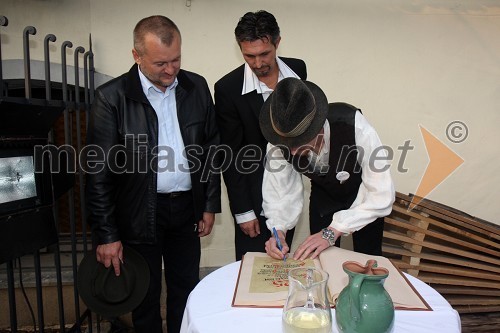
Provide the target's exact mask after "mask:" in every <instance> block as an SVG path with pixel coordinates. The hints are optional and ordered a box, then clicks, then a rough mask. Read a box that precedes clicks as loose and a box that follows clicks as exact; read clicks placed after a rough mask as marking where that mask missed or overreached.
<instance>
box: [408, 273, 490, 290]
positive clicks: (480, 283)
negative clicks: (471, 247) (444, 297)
mask: <svg viewBox="0 0 500 333" xmlns="http://www.w3.org/2000/svg"><path fill="white" fill-rule="evenodd" d="M418 279H419V280H422V281H424V282H427V283H432V284H434V283H436V284H446V285H454V286H468V287H482V288H492V289H498V288H500V286H499V283H498V282H495V281H487V280H479V279H471V278H465V277H457V276H449V275H443V274H433V273H427V272H421V273H420V274H419V276H418Z"/></svg>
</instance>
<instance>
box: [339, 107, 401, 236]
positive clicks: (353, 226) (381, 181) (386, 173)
mask: <svg viewBox="0 0 500 333" xmlns="http://www.w3.org/2000/svg"><path fill="white" fill-rule="evenodd" d="M332 135H335V134H334V133H332ZM355 137H356V145H357V146H358V150H359V153H358V163H359V164H360V165H361V167H362V173H361V179H362V183H361V185H360V186H359V191H358V195H357V197H356V199H355V200H354V202H353V203H352V205H351V207H350V208H349V209H346V210H341V211H338V212H336V213H335V214H333V219H332V223H331V224H330V226H331V227H333V228H335V229H337V230H339V231H341V232H343V233H352V232H354V231H356V230H359V229H361V228H363V227H364V226H366V225H367V224H369V223H371V222H373V221H375V219H377V218H379V217H383V216H387V215H389V214H390V212H391V210H392V204H393V203H394V197H395V191H394V184H393V182H392V178H391V173H390V170H389V168H390V165H389V163H388V158H387V150H386V149H384V148H383V146H382V143H381V142H380V138H379V137H378V134H377V132H376V131H375V129H374V128H373V127H372V126H371V125H370V124H369V123H368V121H367V120H366V118H365V117H364V116H363V115H362V114H361V112H356V117H355Z"/></svg>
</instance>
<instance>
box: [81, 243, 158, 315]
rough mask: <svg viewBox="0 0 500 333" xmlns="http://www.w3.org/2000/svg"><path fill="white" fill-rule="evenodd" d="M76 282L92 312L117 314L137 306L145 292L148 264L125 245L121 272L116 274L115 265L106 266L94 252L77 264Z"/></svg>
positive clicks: (147, 281) (146, 289)
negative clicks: (98, 259)
mask: <svg viewBox="0 0 500 333" xmlns="http://www.w3.org/2000/svg"><path fill="white" fill-rule="evenodd" d="M77 283H78V292H79V293H80V297H81V298H82V300H83V302H84V303H85V304H86V305H87V306H88V308H89V309H90V310H92V312H94V313H97V314H99V315H101V316H103V317H105V318H113V317H118V316H121V315H123V314H125V313H128V312H130V311H132V310H134V309H135V308H136V307H137V306H138V305H139V304H140V303H141V302H142V300H143V299H144V296H146V292H147V291H148V288H149V267H148V264H147V263H146V261H145V260H144V258H143V257H142V256H141V255H140V254H139V253H138V252H136V251H135V250H133V249H132V248H130V247H128V246H124V247H123V263H122V264H120V276H116V275H115V271H114V269H113V265H111V266H110V267H108V268H106V267H104V265H103V264H101V263H98V262H97V258H96V254H95V252H91V253H88V254H87V255H86V256H85V257H84V258H83V259H82V261H81V263H80V266H79V267H78V280H77Z"/></svg>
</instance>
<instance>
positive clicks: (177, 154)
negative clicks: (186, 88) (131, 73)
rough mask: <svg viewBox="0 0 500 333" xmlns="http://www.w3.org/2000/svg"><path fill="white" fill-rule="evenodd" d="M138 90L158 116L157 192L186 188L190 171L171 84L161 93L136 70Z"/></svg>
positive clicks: (184, 189)
mask: <svg viewBox="0 0 500 333" xmlns="http://www.w3.org/2000/svg"><path fill="white" fill-rule="evenodd" d="M139 77H140V79H141V85H142V89H143V91H144V95H146V97H147V99H148V101H149V103H151V106H152V107H153V109H154V110H155V112H156V116H157V117H158V174H157V177H158V183H157V186H156V188H157V192H159V193H170V192H178V191H189V190H190V189H191V174H190V173H189V172H187V170H189V164H188V161H187V158H186V154H185V146H184V141H183V140H182V135H181V130H180V127H179V120H178V119H177V104H176V100H175V88H176V87H177V84H178V82H177V78H176V79H175V81H174V83H172V84H171V85H170V86H168V87H167V89H166V90H165V92H163V91H161V90H160V89H158V88H157V87H156V86H155V85H154V84H153V83H151V81H149V80H148V79H147V78H146V76H144V74H143V73H142V72H141V70H140V69H139Z"/></svg>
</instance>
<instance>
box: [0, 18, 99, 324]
mask: <svg viewBox="0 0 500 333" xmlns="http://www.w3.org/2000/svg"><path fill="white" fill-rule="evenodd" d="M7 25H8V19H7V18H6V17H5V16H0V29H1V28H2V27H6V26H7ZM0 32H1V31H0ZM36 33H37V30H36V28H35V27H33V26H27V27H26V28H25V29H24V31H23V32H22V36H23V61H24V87H20V86H19V79H21V78H17V80H16V79H4V78H3V74H2V66H1V64H2V51H1V45H2V43H1V39H0V121H1V122H3V124H2V125H0V126H1V129H0V130H1V131H2V132H4V133H2V132H0V157H1V156H3V155H2V150H8V151H9V152H10V155H9V156H10V157H12V156H11V155H12V152H13V151H16V149H17V148H16V147H17V146H18V145H20V144H21V143H22V144H23V145H24V146H26V145H28V146H29V145H30V144H32V142H35V141H36V142H37V143H38V142H45V143H46V144H47V146H49V145H50V146H56V147H62V146H64V147H65V148H64V149H65V150H68V155H66V156H68V157H67V160H66V162H67V163H68V162H69V163H74V165H76V166H77V168H76V173H73V174H71V172H70V171H69V170H67V171H68V172H66V173H52V170H50V172H49V174H50V177H49V178H43V179H42V180H41V181H42V182H44V186H45V185H46V183H47V179H49V184H50V185H51V191H50V193H51V197H50V198H47V197H44V198H42V197H40V198H36V200H34V201H33V205H32V206H29V205H28V206H23V207H22V209H12V205H9V206H8V207H9V209H8V210H7V209H2V207H3V206H2V205H4V203H5V200H3V199H2V200H0V242H1V243H2V244H4V245H0V246H4V247H2V251H3V250H4V249H6V250H5V251H3V252H5V253H3V254H1V255H0V274H2V273H3V274H4V275H5V279H6V288H7V289H8V291H7V294H8V309H9V321H10V323H9V324H10V331H11V332H18V330H19V328H18V325H19V320H18V317H19V313H18V311H19V307H18V305H17V302H18V301H19V297H20V296H19V295H21V294H20V293H19V292H18V291H20V289H23V290H22V294H24V295H26V293H25V292H24V284H23V278H24V277H25V276H26V272H28V271H31V272H32V273H33V275H34V279H33V282H32V284H33V285H34V288H35V290H36V292H35V294H36V303H35V302H33V300H29V298H26V297H25V298H26V299H25V300H24V301H27V302H28V304H29V309H30V312H31V317H32V323H31V324H32V325H33V326H35V330H37V331H38V332H45V330H46V321H45V316H46V311H45V310H46V309H44V304H51V307H53V306H54V304H55V303H57V307H58V311H57V313H58V324H59V331H60V332H81V331H82V327H84V326H85V327H87V331H88V332H92V314H91V313H90V311H89V310H87V309H85V310H83V311H82V310H81V309H80V301H79V295H78V290H77V288H76V283H74V282H75V281H76V276H77V268H78V264H79V260H80V259H81V254H83V253H86V252H87V250H88V249H89V246H90V245H89V244H88V237H87V225H86V220H85V216H86V212H85V193H84V190H83V188H84V186H83V184H84V174H83V172H81V170H80V169H79V168H78V166H79V165H80V164H79V161H78V158H79V153H80V151H81V149H82V146H83V143H84V140H85V135H86V129H87V119H88V113H89V110H90V105H91V103H92V100H93V97H94V74H95V70H94V54H93V52H92V42H91V38H90V37H89V45H88V51H86V50H85V48H84V47H83V46H77V47H76V48H74V49H73V55H74V57H73V59H74V64H73V67H74V84H73V85H72V86H71V85H69V84H68V78H67V68H68V65H67V64H66V55H67V53H68V49H71V48H72V47H73V43H72V42H71V41H64V42H62V43H61V45H60V50H61V73H62V79H61V83H60V84H59V83H58V82H53V81H52V80H51V63H50V52H49V49H50V47H49V46H50V44H51V43H52V44H54V43H56V42H57V37H56V36H55V35H53V34H48V35H46V36H45V38H44V40H43V47H44V67H45V68H44V69H45V80H44V84H41V82H40V80H32V78H31V61H30V39H33V38H36ZM0 37H1V34H0ZM81 59H83V78H82V80H83V87H82V86H81V84H80V80H81V78H80V73H81V72H82V69H81V68H80V66H79V62H80V60H81ZM23 95H24V96H23ZM59 97H60V98H59ZM58 110H61V114H60V116H55V114H57V112H59V111H58ZM30 115H33V117H35V118H34V119H31V120H27V119H26V118H27V117H30ZM25 121H28V122H30V123H31V124H33V125H32V127H34V128H35V127H36V126H37V123H40V126H41V127H43V126H42V124H45V125H46V124H51V126H50V127H49V128H46V130H47V131H44V129H45V128H43V129H40V130H37V131H35V132H36V133H29V132H27V131H26V126H23V122H25ZM6 122H11V123H13V124H11V125H12V126H14V128H16V126H19V130H18V131H16V130H15V129H14V130H12V131H11V130H9V131H8V132H7V131H6V130H4V128H12V127H7V126H8V125H7V123H6ZM28 127H29V126H28ZM36 128H37V127H36ZM43 133H45V134H43ZM34 157H35V158H36V156H34ZM48 158H49V162H50V163H52V162H53V160H50V158H51V157H50V156H49V157H48ZM3 160H5V161H7V159H2V158H0V170H3V169H2V168H1V166H2V165H1V163H2V161H3ZM9 161H11V160H9ZM50 163H49V164H50ZM50 165H51V164H50ZM51 166H52V165H51ZM0 172H1V171H0ZM17 175H18V177H21V176H22V174H21V175H20V174H19V172H18V173H17ZM6 181H11V180H6ZM38 181H39V178H38V177H35V182H38ZM18 182H19V178H18ZM8 185H10V183H8ZM39 186H41V185H39V184H36V188H37V189H38V187H39ZM5 188H8V186H6V187H5ZM2 191H7V190H2ZM3 194H5V193H3ZM1 195H2V193H0V196H1ZM47 208H48V209H49V212H51V213H49V214H48V215H47V214H45V215H43V218H42V217H40V219H41V220H43V221H45V223H48V224H47V225H50V226H51V227H52V226H53V230H54V233H55V235H54V237H52V235H51V231H50V230H52V229H51V228H47V227H44V229H43V230H48V229H50V230H49V231H47V234H48V236H47V235H45V234H44V233H43V232H41V233H38V235H39V237H44V238H43V239H41V240H39V241H38V240H37V241H33V240H34V239H35V240H36V237H37V236H36V235H32V234H33V233H31V234H30V233H29V232H27V230H26V229H24V230H22V229H21V227H20V226H22V225H25V226H26V225H27V226H30V225H31V224H30V223H33V222H32V220H33V219H32V218H31V219H30V220H29V221H28V220H27V219H26V218H24V216H26V215H27V214H31V215H30V216H31V217H33V216H38V215H40V214H39V213H41V212H43V211H45V212H46V211H47ZM37 214H38V215H37ZM47 216H49V218H47ZM12 221H20V222H19V223H16V224H13V223H12ZM36 227H39V226H38V225H37V226H36ZM13 232H15V233H16V235H15V237H14V235H13V234H12V233H13ZM29 234H30V235H29ZM23 235H26V239H23ZM30 237H31V238H30ZM54 239H55V241H54ZM63 239H64V240H66V239H69V240H70V249H69V250H68V249H65V250H64V253H65V254H67V253H70V260H69V262H64V263H63V262H62V260H61V259H62V257H61V253H62V250H61V240H63ZM13 241H16V242H18V243H19V242H21V243H23V244H24V243H25V244H24V245H23V246H20V247H19V246H18V247H19V250H12V247H9V242H13ZM64 246H66V245H64ZM16 251H17V252H16ZM30 256H32V258H33V259H32V266H31V267H26V263H27V262H29V261H31V260H28V259H29V257H30ZM2 259H3V260H2ZM23 266H25V274H23V273H22V268H23ZM67 268H69V269H68V274H69V276H70V278H69V282H68V281H67V280H66V281H63V269H67ZM17 270H19V275H17ZM42 271H44V272H45V271H50V272H51V274H52V273H53V275H54V279H55V288H56V290H57V293H56V294H57V297H56V298H57V299H55V300H54V301H53V302H52V301H51V302H44V296H45V297H47V296H46V295H44V290H46V288H44V287H48V286H49V284H50V287H52V285H53V284H54V283H53V282H51V283H49V284H48V282H47V281H45V280H46V279H43V278H42ZM68 284H69V285H70V286H72V295H73V301H74V304H73V308H74V322H71V323H69V325H68V320H67V318H65V311H64V309H65V306H64V300H65V299H66V300H67V299H68V298H67V297H66V298H65V297H64V292H67V288H66V289H65V288H64V286H65V285H68ZM31 303H33V304H36V311H33V310H32V306H31ZM3 311H6V309H5V310H3ZM35 312H36V318H35ZM98 331H99V329H98Z"/></svg>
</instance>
